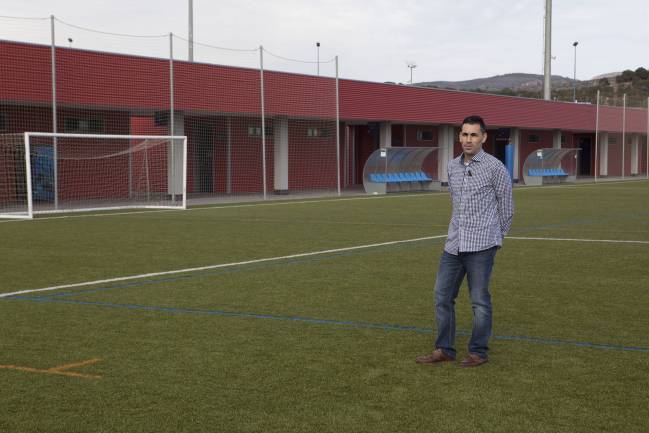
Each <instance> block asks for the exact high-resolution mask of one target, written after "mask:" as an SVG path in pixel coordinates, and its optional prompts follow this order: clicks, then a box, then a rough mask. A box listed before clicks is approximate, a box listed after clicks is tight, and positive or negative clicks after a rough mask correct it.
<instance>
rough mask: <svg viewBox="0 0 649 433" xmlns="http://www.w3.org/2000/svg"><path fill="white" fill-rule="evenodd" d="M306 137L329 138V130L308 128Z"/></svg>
mask: <svg viewBox="0 0 649 433" xmlns="http://www.w3.org/2000/svg"><path fill="white" fill-rule="evenodd" d="M306 136H307V137H309V138H327V137H331V130H330V129H326V128H308V129H307V130H306Z"/></svg>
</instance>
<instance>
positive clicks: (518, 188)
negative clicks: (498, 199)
mask: <svg viewBox="0 0 649 433" xmlns="http://www.w3.org/2000/svg"><path fill="white" fill-rule="evenodd" d="M644 181H645V180H644V179H638V180H626V181H622V180H620V181H607V182H600V183H594V182H589V183H581V184H570V185H546V186H526V185H518V186H516V187H515V188H514V191H543V190H546V189H554V188H567V189H570V188H585V187H589V186H590V187H597V186H601V185H607V184H622V183H638V182H644ZM442 192H444V191H442ZM422 196H425V197H448V194H445V193H443V194H434V193H429V194H423V195H422V193H418V194H398V195H382V196H361V195H359V196H356V197H345V198H338V199H335V198H334V199H312V200H300V201H282V202H278V203H272V202H271V203H268V202H262V203H259V202H255V203H247V204H239V205H233V204H221V205H215V206H201V207H191V208H187V209H184V210H182V209H160V210H143V211H133V212H112V213H95V214H78V215H59V216H51V217H39V218H33V219H6V220H0V224H3V223H18V222H26V221H48V220H57V219H68V218H94V217H104V216H108V217H110V216H116V215H137V214H143V213H159V212H179V211H181V210H182V211H184V212H187V211H200V210H206V209H228V208H244V207H259V206H284V205H293V204H308V203H323V202H332V203H335V202H339V201H356V200H381V199H392V198H410V197H422ZM199 206H200V205H199Z"/></svg>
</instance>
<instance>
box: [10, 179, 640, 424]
mask: <svg viewBox="0 0 649 433" xmlns="http://www.w3.org/2000/svg"><path fill="white" fill-rule="evenodd" d="M514 199H515V204H516V215H515V217H514V223H513V226H512V230H511V232H510V234H509V237H508V238H507V239H506V240H505V243H504V247H503V249H502V250H500V251H499V253H498V255H497V257H496V265H495V268H494V274H493V279H492V287H491V289H492V298H493V302H494V337H493V339H492V341H491V352H490V362H489V363H488V364H486V365H484V366H481V367H479V368H475V369H462V368H460V367H459V366H458V365H457V363H447V364H444V365H434V366H430V365H425V366H424V365H418V364H416V363H415V362H414V359H415V357H416V356H417V355H420V354H424V353H427V352H429V351H431V350H432V343H433V340H434V316H433V307H432V287H433V284H434V279H435V273H436V270H437V263H438V259H439V256H440V254H441V252H442V249H443V243H444V237H443V236H444V235H445V234H446V229H447V223H448V219H449V215H450V203H449V197H448V194H446V193H435V194H419V195H389V196H385V197H362V198H346V199H332V200H307V201H302V202H298V201H292V202H290V201H289V202H267V203H259V204H250V205H224V206H217V207H205V208H191V209H189V210H187V211H165V212H140V213H130V214H104V215H82V214H81V215H73V216H72V217H67V218H58V217H56V218H52V217H45V218H38V219H36V220H33V221H6V220H4V221H2V222H0V239H1V242H0V252H1V257H2V265H1V267H0V293H1V294H6V293H12V292H17V291H23V290H30V289H39V288H48V287H53V286H61V285H62V286H68V285H72V284H77V283H85V282H92V281H97V280H111V279H115V278H118V277H128V276H136V275H143V274H154V275H150V276H145V277H141V278H132V279H124V280H115V281H108V282H104V283H97V284H89V285H80V286H72V287H63V288H60V289H57V290H50V291H40V292H28V293H22V294H18V295H13V296H3V297H0V431H1V432H12V433H21V432H48V433H49V432H61V433H74V432H80V433H81V432H84V433H88V432H124V433H130V432H157V433H160V432H463V433H466V432H548V433H549V432H552V433H556V432H588V433H592V432H647V431H649V391H648V390H649V332H648V331H649V182H646V181H636V182H622V183H613V182H611V183H605V184H597V185H595V184H582V185H575V186H566V187H556V188H552V187H543V188H516V189H515V190H514ZM595 240H607V241H610V242H594V241H595ZM395 241H402V242H395ZM625 241H631V242H625ZM304 253H314V254H304ZM260 259H270V260H260ZM216 265H221V266H216ZM201 267H205V268H204V269H194V270H188V271H185V272H178V273H168V274H163V275H155V274H158V273H161V272H166V271H174V270H183V269H193V268H201ZM457 309H458V330H459V337H458V341H457V349H458V352H459V355H458V356H459V358H462V357H463V356H464V355H465V354H466V343H467V335H468V332H469V331H470V329H471V310H470V305H469V303H468V294H467V291H466V286H464V287H463V288H462V289H461V292H460V296H459V298H458V305H457Z"/></svg>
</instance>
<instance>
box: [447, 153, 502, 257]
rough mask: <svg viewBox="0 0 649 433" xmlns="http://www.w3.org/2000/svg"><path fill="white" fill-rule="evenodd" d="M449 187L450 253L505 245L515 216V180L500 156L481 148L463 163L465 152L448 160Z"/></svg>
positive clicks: (455, 253) (448, 238)
mask: <svg viewBox="0 0 649 433" xmlns="http://www.w3.org/2000/svg"><path fill="white" fill-rule="evenodd" d="M448 189H449V192H450V193H451V201H452V203H453V214H452V215H451V222H450V224H449V226H448V237H447V238H446V245H445V247H444V249H445V250H446V252H448V253H449V254H453V255H457V254H459V253H460V252H473V251H482V250H486V249H488V248H491V247H494V246H498V247H500V246H501V245H502V241H503V237H505V234H506V233H507V231H508V230H509V227H510V226H511V223H512V217H513V215H514V200H513V198H512V182H511V180H510V177H509V173H508V172H507V169H506V168H505V166H504V165H503V164H502V162H500V161H499V160H498V159H497V158H495V157H493V156H491V155H489V154H488V153H486V152H485V151H484V150H480V152H478V153H477V154H476V155H474V156H473V158H471V161H470V162H469V165H464V154H462V155H460V156H459V157H457V158H455V159H453V160H452V161H449V164H448Z"/></svg>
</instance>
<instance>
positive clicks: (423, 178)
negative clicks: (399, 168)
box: [370, 171, 433, 183]
mask: <svg viewBox="0 0 649 433" xmlns="http://www.w3.org/2000/svg"><path fill="white" fill-rule="evenodd" d="M432 180H433V179H432V178H431V177H430V176H428V175H427V174H426V173H424V172H423V171H415V172H399V173H370V181H371V182H376V183H399V182H431V181H432Z"/></svg>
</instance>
